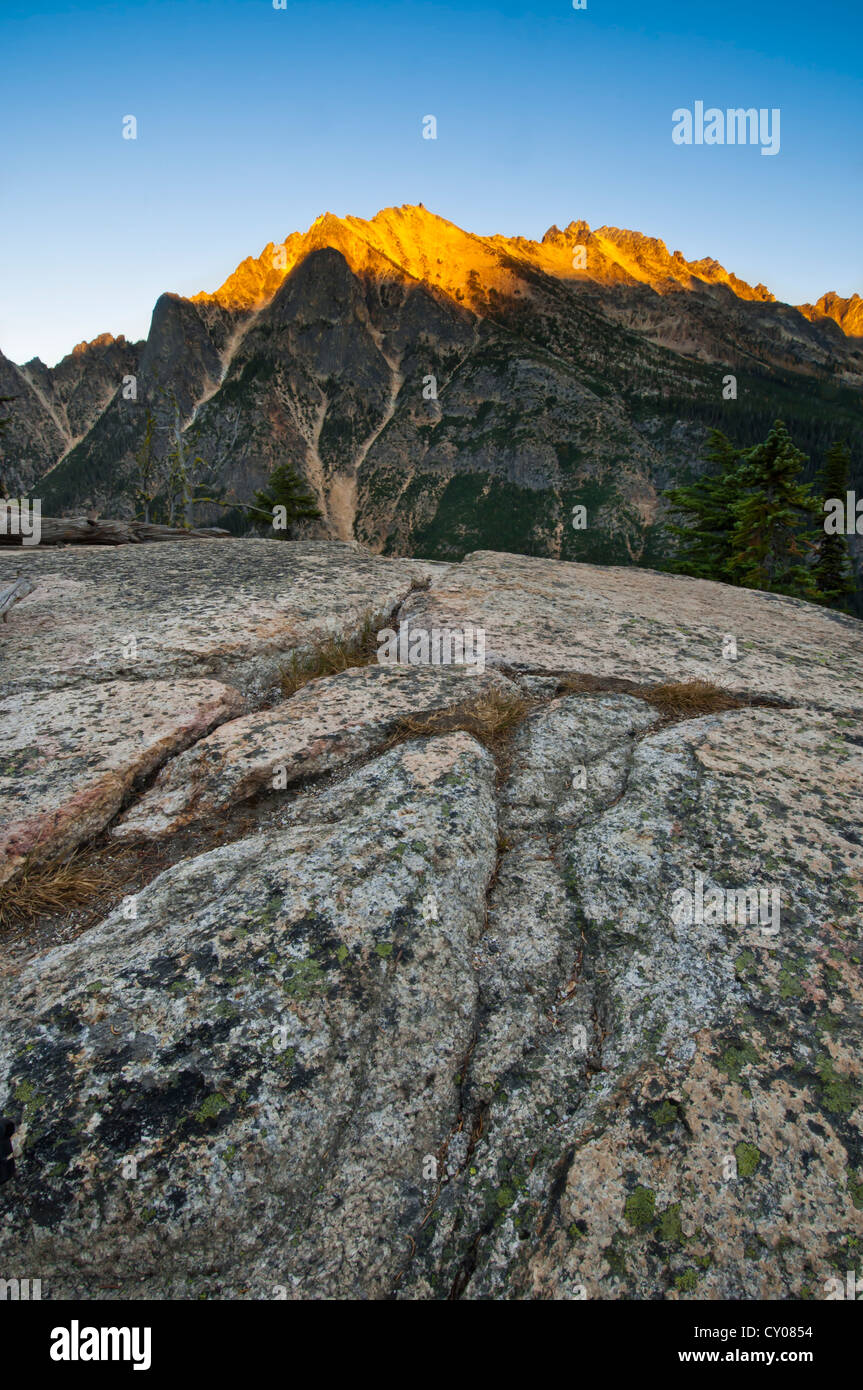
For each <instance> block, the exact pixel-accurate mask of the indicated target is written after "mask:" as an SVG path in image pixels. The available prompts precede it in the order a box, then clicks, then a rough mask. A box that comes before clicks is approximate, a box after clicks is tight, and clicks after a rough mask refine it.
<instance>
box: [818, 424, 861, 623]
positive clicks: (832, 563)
mask: <svg viewBox="0 0 863 1390" xmlns="http://www.w3.org/2000/svg"><path fill="white" fill-rule="evenodd" d="M850 469H851V451H850V450H849V448H848V445H847V444H846V443H844V441H843V442H842V443H836V444H833V445H831V447H830V448H829V449H828V451H827V457H826V459H825V461H824V468H823V469H822V471H821V476H820V479H819V484H820V492H821V499H822V504H823V503H826V502H827V501H828V500H830V499H836V498H838V499H839V500H840V501H841V503H842V514H843V516H844V513H845V494H846V493H847V491H848V475H849V472H850ZM826 520H827V518H826V517H825V518H824V522H825V529H824V531H823V532H822V534H821V535H820V536H819V538H818V542H817V545H816V558H815V564H814V566H813V568H812V574H813V578H814V579H815V582H816V584H817V585H818V588H819V589H820V590H821V593H822V594H823V596H824V602H825V603H828V604H830V606H831V607H833V608H844V607H845V602H846V599H847V596H848V595H849V594H851V593H853V592H854V575H853V571H852V568H851V559H850V555H849V553H848V537H847V536H846V535H845V533H844V531H839V532H832V533H831V532H828V531H827V529H826Z"/></svg>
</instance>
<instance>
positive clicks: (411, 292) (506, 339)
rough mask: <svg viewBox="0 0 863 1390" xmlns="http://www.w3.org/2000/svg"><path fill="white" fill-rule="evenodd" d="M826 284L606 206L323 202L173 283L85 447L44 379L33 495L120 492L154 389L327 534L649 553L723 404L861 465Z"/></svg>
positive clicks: (743, 436)
mask: <svg viewBox="0 0 863 1390" xmlns="http://www.w3.org/2000/svg"><path fill="white" fill-rule="evenodd" d="M819 305H820V306H821V307H820V308H818V307H817V306H815V307H813V306H803V307H804V310H811V312H802V311H799V310H798V309H796V308H794V307H792V306H790V305H786V304H782V303H779V302H777V301H776V300H775V299H774V297H773V295H771V294H770V292H769V291H768V290H767V289H766V288H765V287H764V286H763V285H756V286H754V287H753V286H750V285H748V284H746V283H745V282H744V281H742V280H740V279H739V278H738V277H737V276H735V275H733V274H732V273H729V272H727V271H726V270H725V269H724V268H723V267H722V266H720V265H719V264H718V263H717V262H716V261H713V260H710V259H702V260H698V261H692V262H687V261H686V260H685V259H684V258H683V256H682V255H681V254H680V253H679V252H673V253H672V252H669V251H668V249H667V247H666V246H665V244H664V243H663V242H661V241H659V240H657V239H655V238H650V237H645V236H642V235H640V234H639V233H635V232H628V231H624V230H621V229H618V228H614V227H601V228H599V229H597V230H596V231H592V230H591V229H590V227H588V225H587V224H586V223H584V222H572V223H570V224H569V226H568V227H567V228H566V229H565V230H563V231H561V230H560V229H558V228H556V227H553V228H550V229H549V231H548V232H547V233H546V235H545V236H544V237H543V239H542V241H540V242H533V241H529V240H527V239H525V238H505V237H500V236H492V237H481V236H476V235H474V234H472V233H469V232H466V231H463V230H462V229H461V228H459V227H457V226H455V224H453V223H451V222H448V221H446V219H444V218H441V217H438V216H436V215H435V214H433V213H430V212H428V211H427V210H426V209H425V208H423V207H422V206H420V207H402V208H388V209H385V210H383V211H382V212H380V213H378V214H377V215H376V216H375V217H373V218H371V219H370V220H368V221H366V220H364V219H361V218H355V217H346V218H338V217H334V216H333V215H331V214H329V213H327V214H325V215H324V216H323V217H320V218H318V219H317V220H316V221H315V222H314V223H313V224H312V226H311V227H310V228H309V229H308V231H307V232H305V233H299V232H295V233H292V234H291V236H289V237H288V238H287V239H286V240H285V241H284V242H283V243H281V244H280V245H275V244H270V245H269V246H267V247H266V248H265V250H264V251H263V252H262V253H261V255H260V256H259V257H257V258H248V259H247V260H245V261H243V262H242V263H241V265H240V266H238V267H237V269H236V270H235V271H234V273H233V274H232V275H231V276H230V277H229V278H228V280H226V281H225V283H224V284H223V285H222V286H221V287H220V288H219V289H218V290H216V291H214V292H213V293H200V294H197V295H195V296H194V297H193V298H192V299H183V298H181V297H180V296H177V295H163V296H162V298H161V299H160V300H159V302H158V303H157V305H156V308H155V310H154V314H153V321H152V325H151V329H150V333H149V336H148V339H147V343H146V345H145V346H144V347H143V350H142V351H140V353H139V362H138V399H137V401H135V402H130V401H125V400H123V399H122V395H121V393H120V392H119V390H116V391H115V393H114V395H113V397H112V399H111V400H110V401H109V403H108V404H107V405H106V407H105V408H104V409H103V410H102V411H101V414H99V415H98V418H96V420H95V422H94V423H92V424H91V427H90V428H89V430H88V431H87V433H86V435H85V437H84V439H83V440H81V441H79V442H78V443H77V444H75V445H74V447H71V448H69V445H68V442H67V436H66V434H65V433H64V425H63V421H62V420H60V421H59V422H58V421H57V420H55V419H54V417H53V415H52V413H51V410H50V409H49V408H48V406H49V405H50V404H51V402H50V400H48V398H47V397H46V404H44V405H43V404H42V402H41V401H40V400H39V398H38V396H37V394H36V387H35V384H34V386H33V388H32V398H33V406H32V414H33V418H34V420H35V421H36V422H37V423H36V425H34V429H36V428H37V427H38V432H39V433H40V436H41V437H44V441H45V442H44V446H43V447H44V449H45V450H46V451H47V450H49V449H50V448H51V447H53V448H55V449H56V450H57V453H58V455H59V454H61V453H63V457H62V461H61V462H59V463H57V464H56V466H54V467H53V468H52V470H51V471H50V472H49V473H48V474H47V476H46V477H45V478H44V479H43V481H42V484H41V491H42V494H43V498H44V502H45V506H46V507H47V508H48V509H50V510H56V509H58V508H62V507H76V508H77V507H81V506H83V505H88V506H97V507H101V508H102V509H103V510H105V511H113V512H117V511H119V512H121V513H122V512H123V511H128V510H129V508H130V501H129V497H130V492H131V487H132V481H133V472H134V455H135V451H136V449H137V448H138V446H139V444H140V441H141V439H142V436H143V431H144V428H145V422H146V417H147V411H148V410H150V411H152V412H153V414H154V416H155V418H156V423H157V430H156V444H157V449H160V450H162V451H164V450H165V449H166V448H167V445H168V439H169V431H170V428H171V426H172V423H173V422H174V421H175V420H179V422H180V424H181V426H182V427H183V428H184V430H185V434H186V440H187V443H188V444H189V447H190V449H192V450H193V451H194V452H195V453H197V454H199V455H200V456H201V457H203V458H204V459H206V460H207V462H208V464H209V465H210V466H211V470H212V473H213V475H214V478H215V483H216V485H217V486H221V487H223V488H224V489H225V490H226V496H227V500H228V502H229V503H235V502H243V501H248V500H250V498H251V496H252V494H253V493H254V491H255V490H256V489H257V488H258V487H260V486H261V485H262V484H263V483H264V482H265V480H266V478H267V476H268V474H269V472H270V471H271V469H272V468H273V466H274V465H275V464H277V463H279V462H281V461H283V460H286V459H287V460H289V461H290V462H291V463H293V465H294V466H295V467H296V468H297V469H298V471H299V472H300V473H301V474H302V475H303V477H304V478H305V479H306V480H307V482H308V484H309V486H310V487H311V489H312V490H313V491H314V493H315V495H316V497H317V499H318V504H319V506H320V508H321V511H322V513H323V521H322V523H321V525H320V527H319V528H318V529H319V530H320V531H321V532H322V533H323V534H327V535H330V536H335V537H338V538H341V539H352V538H357V539H360V540H362V541H364V542H365V543H366V544H368V545H370V546H371V547H372V548H374V549H377V550H381V551H384V552H386V553H408V554H410V553H418V554H425V555H428V556H432V557H438V558H458V557H459V556H460V555H462V554H464V553H465V552H466V551H467V550H469V549H472V548H476V547H479V546H485V547H489V548H507V549H510V550H516V551H523V552H525V553H529V554H530V553H533V554H547V555H554V556H557V557H560V558H564V559H576V558H578V559H588V560H594V561H615V562H618V563H626V562H631V561H635V562H639V561H640V562H642V563H644V562H646V561H650V560H651V559H655V558H656V556H657V553H658V551H657V545H658V543H659V536H658V532H657V530H656V528H655V525H654V523H655V521H656V520H657V518H658V517H659V516H661V501H660V499H659V493H660V491H661V489H662V488H664V487H666V486H668V485H669V484H670V483H671V482H673V481H675V480H678V479H680V478H682V477H685V476H687V475H689V474H691V473H692V472H693V471H694V470H697V468H698V467H699V459H700V456H701V453H702V447H703V442H704V438H705V434H706V429H707V427H708V426H710V425H717V426H719V427H721V428H723V429H725V430H726V431H727V433H728V434H729V435H731V437H733V438H734V439H735V440H737V441H738V442H740V443H741V444H746V443H751V442H754V441H755V440H756V439H758V438H760V437H763V434H764V433H765V431H766V429H767V428H769V425H770V423H771V422H772V419H773V418H775V416H777V415H781V416H782V417H783V418H785V419H787V420H788V423H789V425H790V427H791V429H792V432H793V434H794V436H795V439H797V441H798V442H799V443H800V445H801V447H802V448H804V449H805V450H806V451H807V452H809V453H810V454H811V457H812V461H811V471H812V472H814V470H815V468H816V466H817V465H818V464H819V463H820V461H821V458H822V456H823V453H824V451H825V449H826V448H827V447H828V446H829V444H830V443H831V442H832V441H833V439H835V438H836V437H839V436H841V435H846V436H847V437H848V438H849V440H850V442H851V443H852V450H853V453H854V455H855V459H856V460H858V461H859V459H860V455H861V445H863V413H861V407H860V397H859V390H860V387H861V385H863V337H855V336H849V335H848V334H847V333H845V332H844V331H843V327H842V326H841V325H840V322H839V320H842V322H843V323H844V324H845V325H847V326H848V327H849V328H854V327H856V326H857V319H856V317H855V306H854V301H853V300H850V301H840V300H838V299H837V298H836V296H832V297H831V296H829V295H828V296H825V297H824V299H823V300H822V301H819ZM816 308H817V312H816V311H815V310H816ZM67 360H68V359H67ZM9 365H10V367H11V364H9ZM62 365H63V364H61V367H62ZM39 366H40V367H41V364H39ZM13 370H24V369H13ZM41 370H42V373H45V372H46V369H45V368H42V369H41ZM56 370H57V371H58V372H59V371H60V368H58V369H56ZM729 373H730V374H733V375H734V376H735V377H736V378H737V382H738V395H737V399H736V400H726V399H725V398H724V395H723V382H724V379H725V378H726V377H727V376H728V374H729ZM31 375H32V374H31ZM34 382H35V376H34ZM64 451H65V452H64ZM857 466H858V467H859V462H858V465H857ZM576 505H581V506H583V507H585V508H586V509H587V528H586V530H580V531H576V530H575V529H574V527H573V524H572V514H573V507H575V506H576ZM223 515H224V514H223V512H221V511H219V510H218V509H216V508H210V509H209V510H207V509H206V508H205V509H201V510H199V511H198V512H197V514H196V518H197V519H199V520H201V521H205V520H206V521H214V520H217V519H221V518H222V517H223ZM243 521H244V514H243V513H241V512H240V511H239V510H238V511H237V512H236V513H235V514H234V516H233V518H232V517H231V515H230V514H228V522H229V524H234V525H237V526H240V525H241V524H243Z"/></svg>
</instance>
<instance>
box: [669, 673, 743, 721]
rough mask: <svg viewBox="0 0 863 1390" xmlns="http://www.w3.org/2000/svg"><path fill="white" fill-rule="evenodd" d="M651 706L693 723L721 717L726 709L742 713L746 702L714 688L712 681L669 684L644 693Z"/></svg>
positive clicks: (674, 682)
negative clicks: (701, 717) (703, 717)
mask: <svg viewBox="0 0 863 1390" xmlns="http://www.w3.org/2000/svg"><path fill="white" fill-rule="evenodd" d="M644 699H645V700H646V701H647V703H648V704H649V705H653V706H654V708H655V709H658V710H660V711H661V712H662V713H663V714H665V715H667V716H669V717H670V718H674V719H694V718H696V717H697V716H698V715H700V714H718V713H720V711H722V710H726V709H743V708H744V704H745V702H744V701H743V700H740V699H738V697H737V696H736V695H732V694H730V692H729V691H727V690H723V689H722V687H721V686H718V685H712V684H711V683H710V681H698V680H695V681H668V682H666V683H665V684H664V685H654V686H651V687H650V689H649V690H645V692H644Z"/></svg>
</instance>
